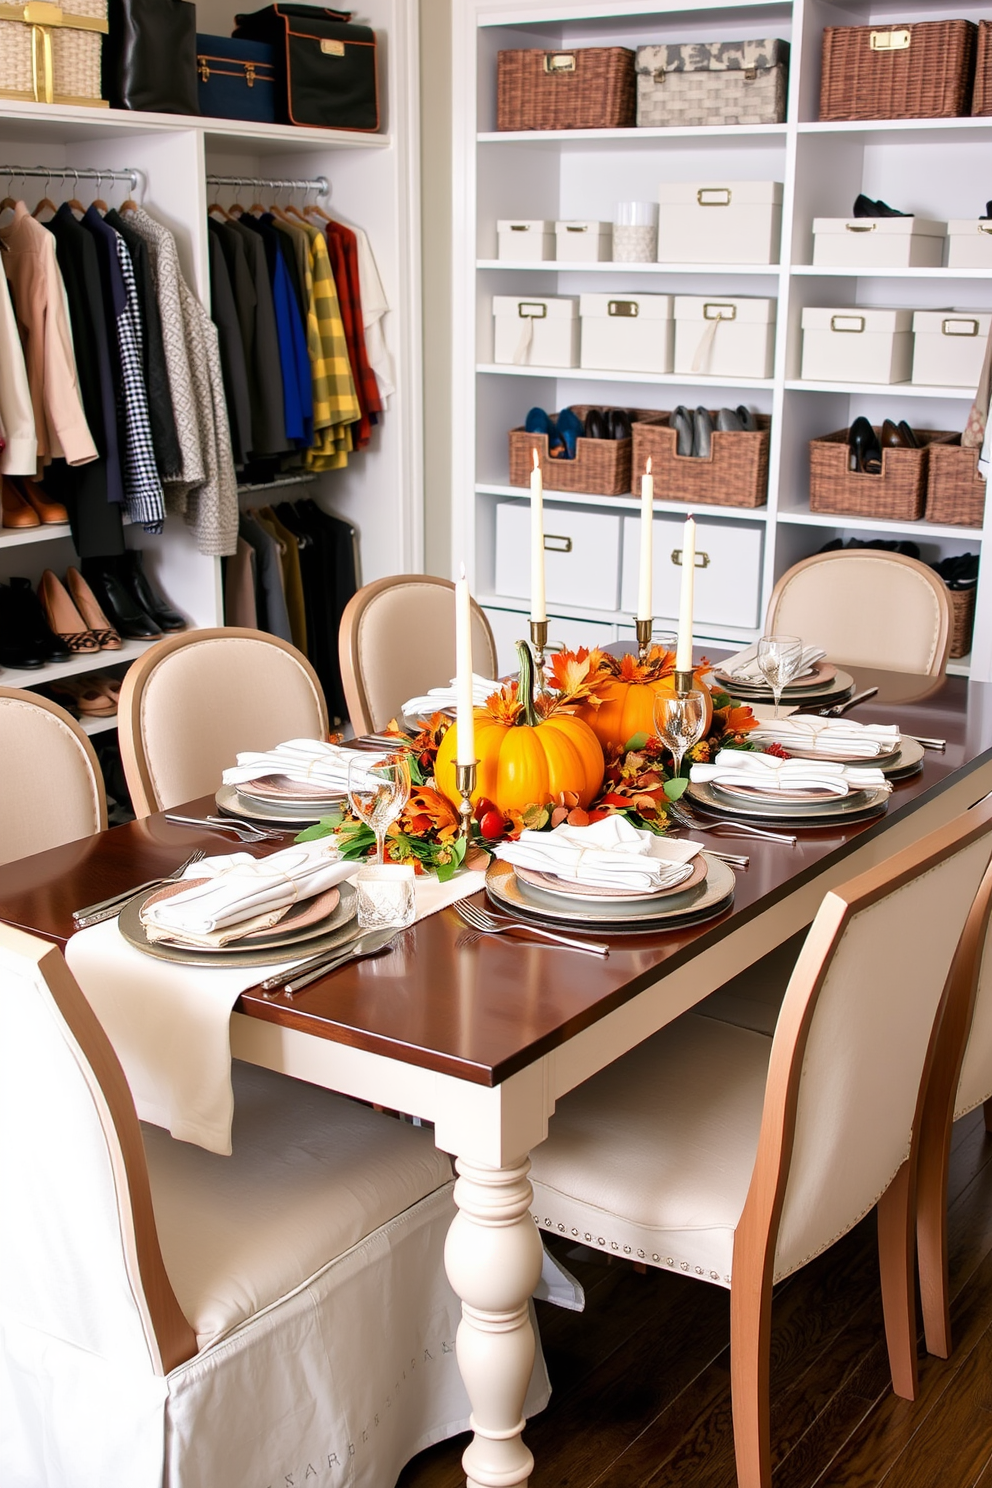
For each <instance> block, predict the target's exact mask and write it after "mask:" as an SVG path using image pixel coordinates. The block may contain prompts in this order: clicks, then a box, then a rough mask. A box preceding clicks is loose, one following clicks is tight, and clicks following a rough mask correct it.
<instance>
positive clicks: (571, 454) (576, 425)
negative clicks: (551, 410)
mask: <svg viewBox="0 0 992 1488" xmlns="http://www.w3.org/2000/svg"><path fill="white" fill-rule="evenodd" d="M584 429H585V425H584V424H583V422H582V420H581V419H580V418H579V416H578V414H577V413H575V412H573V410H572V409H571V408H563V409H562V411H561V413H560V414H559V415H558V436H559V438H560V439H561V441H562V443H563V444H564V446H565V456H566V459H569V460H574V459H575V448H576V445H575V442H576V440H577V439H579V438H581V436H582V434H583V432H584Z"/></svg>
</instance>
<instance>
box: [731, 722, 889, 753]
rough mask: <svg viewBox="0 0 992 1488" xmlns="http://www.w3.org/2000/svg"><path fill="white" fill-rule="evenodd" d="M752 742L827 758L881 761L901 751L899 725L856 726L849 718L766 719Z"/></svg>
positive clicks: (757, 729) (752, 737)
mask: <svg viewBox="0 0 992 1488" xmlns="http://www.w3.org/2000/svg"><path fill="white" fill-rule="evenodd" d="M750 739H751V741H752V742H753V743H755V744H761V745H764V747H765V748H766V749H767V747H768V745H769V744H781V746H782V748H783V749H802V750H804V751H806V752H807V753H809V754H822V755H824V756H826V757H829V756H831V755H835V754H851V755H856V756H857V757H858V758H859V759H879V758H880V757H881V756H882V755H886V754H892V753H894V751H895V750H897V749H898V748H899V744H900V734H899V726H898V724H895V723H884V724H883V723H854V722H853V721H852V720H851V719H849V718H810V717H807V718H796V717H792V718H772V719H763V720H762V722H761V723H760V724H759V726H758V727H757V728H756V729H754V730H753V731H752V733H751V735H750Z"/></svg>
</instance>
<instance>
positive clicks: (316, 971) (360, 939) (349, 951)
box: [259, 925, 400, 996]
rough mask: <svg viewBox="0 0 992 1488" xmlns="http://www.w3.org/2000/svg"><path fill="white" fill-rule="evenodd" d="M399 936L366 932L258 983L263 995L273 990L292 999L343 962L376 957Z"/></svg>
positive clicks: (394, 930)
mask: <svg viewBox="0 0 992 1488" xmlns="http://www.w3.org/2000/svg"><path fill="white" fill-rule="evenodd" d="M399 933H400V932H399V929H398V928H397V927H396V926H395V925H391V926H390V927H389V928H388V929H385V930H366V931H364V932H361V933H359V934H357V935H353V936H351V937H350V939H349V940H348V941H346V942H345V943H344V945H337V946H334V947H333V949H331V950H329V951H322V952H321V954H320V955H318V956H311V957H310V959H309V960H308V961H301V962H300V964H299V965H298V966H295V967H293V968H292V969H291V970H290V971H284V972H282V974H281V975H280V976H272V977H267V978H266V980H265V981H264V982H260V983H259V988H260V990H261V991H263V992H271V991H272V990H273V989H274V988H276V987H282V988H283V990H284V991H285V992H287V993H288V994H289V995H290V996H292V995H293V993H294V992H298V991H299V990H300V988H301V987H306V986H309V984H310V983H311V982H314V981H316V980H317V978H318V977H322V976H326V975H327V974H328V972H331V971H336V970H337V968H338V967H339V966H343V965H344V964H345V962H346V961H358V960H361V959H362V957H364V956H376V955H378V954H379V952H380V951H384V950H385V949H386V948H387V946H388V945H389V942H390V941H392V940H394V939H395V938H396V936H397V935H398V934H399Z"/></svg>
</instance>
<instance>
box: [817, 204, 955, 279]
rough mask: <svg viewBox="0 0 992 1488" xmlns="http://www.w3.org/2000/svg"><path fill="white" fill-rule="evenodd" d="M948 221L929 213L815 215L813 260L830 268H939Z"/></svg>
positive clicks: (942, 257)
mask: <svg viewBox="0 0 992 1488" xmlns="http://www.w3.org/2000/svg"><path fill="white" fill-rule="evenodd" d="M946 236H947V223H946V222H932V221H931V220H930V219H929V218H927V217H854V218H849V217H814V219H813V262H814V264H822V265H824V266H825V267H827V268H854V269H860V268H865V269H939V268H940V266H941V264H942V263H943V262H944V239H945V238H946Z"/></svg>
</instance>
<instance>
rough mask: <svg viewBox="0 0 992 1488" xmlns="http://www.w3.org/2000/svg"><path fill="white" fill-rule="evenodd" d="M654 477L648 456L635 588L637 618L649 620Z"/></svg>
mask: <svg viewBox="0 0 992 1488" xmlns="http://www.w3.org/2000/svg"><path fill="white" fill-rule="evenodd" d="M653 575H654V476H653V475H652V474H651V456H650V455H648V459H647V464H646V465H645V467H644V474H643V475H642V476H641V566H640V578H639V583H638V586H637V618H638V620H650V619H652V618H653V616H654V577H653Z"/></svg>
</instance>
